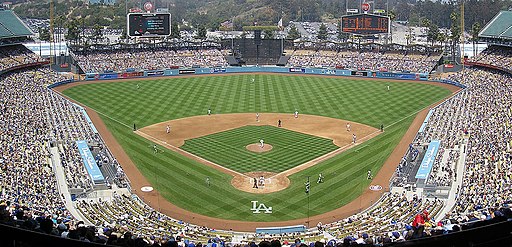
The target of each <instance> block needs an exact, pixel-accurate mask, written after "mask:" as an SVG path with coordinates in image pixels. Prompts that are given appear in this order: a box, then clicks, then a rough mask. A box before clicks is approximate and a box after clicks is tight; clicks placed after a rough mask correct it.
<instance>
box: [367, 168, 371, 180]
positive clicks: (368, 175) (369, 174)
mask: <svg viewBox="0 0 512 247" xmlns="http://www.w3.org/2000/svg"><path fill="white" fill-rule="evenodd" d="M366 179H372V170H368V174H367V175H366Z"/></svg>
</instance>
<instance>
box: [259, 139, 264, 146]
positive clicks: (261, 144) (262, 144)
mask: <svg viewBox="0 0 512 247" xmlns="http://www.w3.org/2000/svg"><path fill="white" fill-rule="evenodd" d="M264 146H265V142H263V139H260V148H263V147H264Z"/></svg>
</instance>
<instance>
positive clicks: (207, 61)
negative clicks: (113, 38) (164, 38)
mask: <svg viewBox="0 0 512 247" xmlns="http://www.w3.org/2000/svg"><path fill="white" fill-rule="evenodd" d="M74 58H75V60H76V61H78V64H79V65H80V67H81V68H82V69H83V70H84V72H86V73H88V72H105V71H126V70H127V69H136V70H138V69H142V70H156V69H166V68H177V67H180V68H182V67H183V68H191V67H225V66H227V65H228V63H227V61H226V59H225V57H224V55H223V53H222V52H221V51H220V50H218V49H200V50H173V49H167V48H160V49H155V48H152V49H133V50H131V49H123V50H98V51H88V52H86V53H75V54H74Z"/></svg>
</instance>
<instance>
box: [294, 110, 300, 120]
mask: <svg viewBox="0 0 512 247" xmlns="http://www.w3.org/2000/svg"><path fill="white" fill-rule="evenodd" d="M293 115H294V116H295V118H298V117H299V111H297V110H295V113H293Z"/></svg>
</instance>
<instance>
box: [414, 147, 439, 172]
mask: <svg viewBox="0 0 512 247" xmlns="http://www.w3.org/2000/svg"><path fill="white" fill-rule="evenodd" d="M440 145H441V141H439V140H432V141H431V142H430V144H428V149H427V152H426V153H425V156H424V157H423V160H422V161H421V164H420V168H419V169H418V172H417V173H416V177H415V178H417V179H427V178H428V175H429V174H430V170H432V166H433V165H434V160H435V159H436V155H437V152H438V151H439V146H440Z"/></svg>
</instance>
